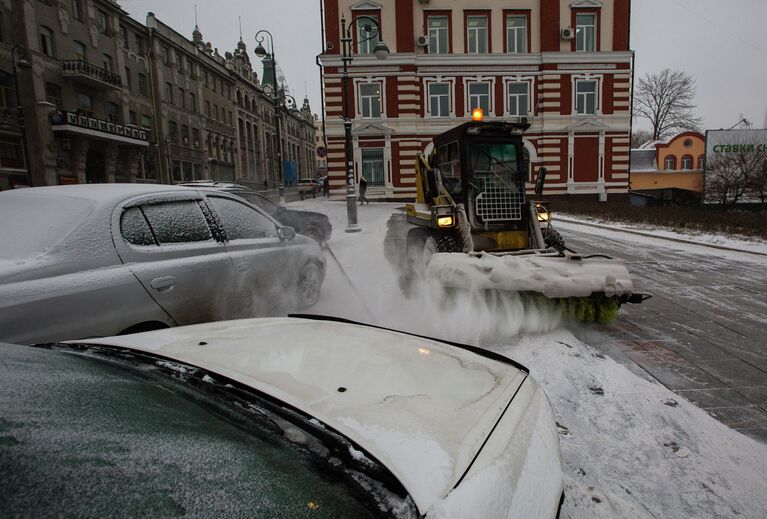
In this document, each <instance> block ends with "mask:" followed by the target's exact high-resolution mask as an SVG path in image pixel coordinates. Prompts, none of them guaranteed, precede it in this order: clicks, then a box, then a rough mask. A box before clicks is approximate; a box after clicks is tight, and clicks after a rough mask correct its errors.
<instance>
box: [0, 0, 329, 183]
mask: <svg viewBox="0 0 767 519" xmlns="http://www.w3.org/2000/svg"><path fill="white" fill-rule="evenodd" d="M14 48H15V49H16V58H17V62H18V58H19V57H20V56H21V57H23V59H24V60H25V62H26V63H28V64H29V65H31V66H30V67H28V68H25V69H23V70H18V71H17V70H16V67H14V66H13V59H12V54H13V53H14V52H13V49H14ZM17 82H18V89H17V87H16V83H17ZM18 92H21V96H20V101H21V103H20V104H21V106H22V108H23V114H24V118H23V127H21V126H20V125H19V117H18V116H17V105H18V103H17V100H18V99H19V97H18V96H17V93H18ZM246 97H247V98H248V103H247V105H246V103H245V102H244V99H245V98H246ZM281 115H282V116H281V117H280V118H279V122H280V124H282V125H283V133H282V135H283V139H282V141H283V142H282V143H281V145H282V149H283V159H284V160H285V161H286V166H288V167H290V168H291V169H293V170H296V171H297V172H298V174H299V175H301V176H314V175H313V173H314V169H315V165H314V160H313V157H314V147H315V136H314V120H313V117H312V114H311V110H310V109H309V106H308V101H307V102H305V104H304V107H303V108H301V109H299V107H295V109H293V110H283V111H282V112H281ZM276 119H277V118H275V117H274V106H273V104H272V103H271V100H270V98H269V97H267V96H266V95H265V94H264V92H263V90H262V89H261V85H260V83H259V81H258V77H257V75H256V73H255V72H254V71H253V70H252V67H251V66H250V61H249V59H248V57H247V53H246V49H245V45H244V43H242V41H240V44H239V45H238V46H237V49H236V50H235V51H234V53H229V52H226V53H225V54H224V56H221V55H219V53H218V51H217V50H215V49H213V48H212V46H211V44H210V43H205V42H203V39H202V34H201V33H200V31H199V30H198V29H195V31H194V33H192V39H191V40H189V39H188V38H187V37H185V36H183V35H181V34H180V33H178V32H176V31H175V30H174V29H172V28H171V27H169V26H168V25H166V24H164V23H162V22H161V21H160V20H158V19H157V18H156V17H155V16H154V15H153V14H152V13H149V14H148V16H147V19H146V24H143V23H141V22H139V21H137V20H134V19H132V18H131V17H130V16H129V15H128V14H127V13H126V12H125V11H123V10H122V9H121V8H120V6H119V4H118V3H117V2H116V1H114V0H68V1H62V0H36V1H34V2H30V1H28V0H0V189H8V188H11V187H17V186H24V185H56V184H64V183H91V182H162V183H175V182H183V181H189V180H197V179H214V180H229V181H232V180H238V181H244V182H248V181H251V182H253V183H254V184H257V185H259V186H261V185H262V182H263V180H269V181H270V182H271V183H272V185H274V184H276V183H278V182H279V181H281V179H280V178H279V171H280V170H279V168H278V167H277V166H278V163H277V154H276V153H274V152H273V151H270V150H273V149H274V148H276V146H277V143H276V139H275V138H274V135H275V134H276V131H275V128H274V125H275V124H276ZM246 120H247V125H246V124H245V121H246ZM241 143H244V146H241ZM25 148H27V149H25Z"/></svg>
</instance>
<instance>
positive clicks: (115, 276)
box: [0, 184, 325, 344]
mask: <svg viewBox="0 0 767 519" xmlns="http://www.w3.org/2000/svg"><path fill="white" fill-rule="evenodd" d="M0 220H2V221H3V222H5V224H4V225H3V227H2V230H0V340H5V341H8V342H17V343H25V344H28V343H33V342H47V341H58V340H66V339H78V338H83V337H98V336H100V337H103V336H109V335H117V334H121V333H131V332H137V331H145V330H149V329H155V328H163V327H168V326H175V325H184V324H192V323H199V322H206V321H211V320H220V319H233V318H238V317H254V316H264V315H279V314H281V313H284V312H286V311H295V310H296V309H300V308H306V307H308V306H311V305H312V304H314V302H316V300H317V298H318V297H319V292H320V288H321V285H322V281H323V279H324V273H325V260H324V258H323V255H322V251H321V249H320V247H319V246H318V245H317V243H316V242H315V241H314V240H311V239H309V238H307V237H305V236H301V235H296V233H295V231H294V230H293V229H292V228H290V227H282V226H281V225H280V224H279V223H278V222H277V221H276V220H274V219H273V218H271V217H270V216H269V215H267V214H266V213H265V212H263V211H261V210H260V209H258V208H256V207H254V206H252V205H251V204H248V203H246V202H244V201H243V200H242V199H240V198H239V197H236V196H233V195H229V194H226V193H223V192H214V191H211V190H194V189H189V188H182V187H174V186H157V185H141V184H89V185H74V186H55V187H40V188H30V189H19V190H13V191H6V192H3V193H0Z"/></svg>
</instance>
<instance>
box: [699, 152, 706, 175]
mask: <svg viewBox="0 0 767 519" xmlns="http://www.w3.org/2000/svg"><path fill="white" fill-rule="evenodd" d="M698 169H699V170H701V171H703V170H704V169H706V156H705V155H701V156H700V157H698Z"/></svg>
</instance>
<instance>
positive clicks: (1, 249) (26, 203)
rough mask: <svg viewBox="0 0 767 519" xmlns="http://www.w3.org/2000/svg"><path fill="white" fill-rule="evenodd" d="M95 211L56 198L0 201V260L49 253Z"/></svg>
mask: <svg viewBox="0 0 767 519" xmlns="http://www.w3.org/2000/svg"><path fill="white" fill-rule="evenodd" d="M94 207H96V203H95V202H93V201H91V200H85V199H82V198H64V197H59V196H31V195H25V196H13V195H10V196H7V197H5V196H3V197H0V221H2V222H3V225H4V230H3V233H2V236H3V239H2V240H0V259H16V258H29V257H33V256H37V255H40V254H43V253H45V252H48V251H50V250H52V249H53V248H54V247H55V246H56V245H58V244H59V243H61V242H62V241H63V240H64V239H65V238H66V237H67V236H68V235H69V234H70V233H71V232H72V231H73V230H75V229H76V228H77V227H78V226H79V225H80V224H81V223H82V222H83V221H85V219H86V218H87V217H88V215H89V214H90V213H91V211H93V209H94Z"/></svg>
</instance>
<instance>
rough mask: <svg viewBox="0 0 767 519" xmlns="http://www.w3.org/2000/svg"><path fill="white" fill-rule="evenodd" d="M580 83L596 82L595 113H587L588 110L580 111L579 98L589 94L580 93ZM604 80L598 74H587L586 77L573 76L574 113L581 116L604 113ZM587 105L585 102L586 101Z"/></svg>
mask: <svg viewBox="0 0 767 519" xmlns="http://www.w3.org/2000/svg"><path fill="white" fill-rule="evenodd" d="M579 83H594V112H593V113H587V112H583V113H581V112H579V111H578V98H579V96H581V95H588V94H579V93H578V84H579ZM601 99H602V80H601V78H600V77H596V76H585V77H575V78H573V99H572V102H573V109H572V113H573V114H574V115H576V116H581V117H594V116H595V115H600V114H601V113H602V103H601ZM584 107H585V103H584Z"/></svg>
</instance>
